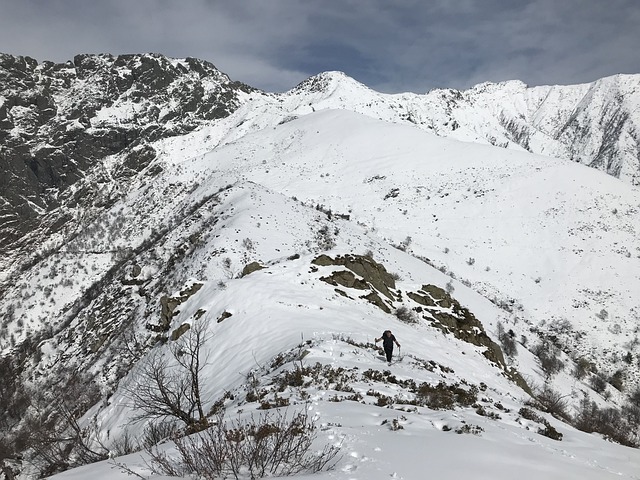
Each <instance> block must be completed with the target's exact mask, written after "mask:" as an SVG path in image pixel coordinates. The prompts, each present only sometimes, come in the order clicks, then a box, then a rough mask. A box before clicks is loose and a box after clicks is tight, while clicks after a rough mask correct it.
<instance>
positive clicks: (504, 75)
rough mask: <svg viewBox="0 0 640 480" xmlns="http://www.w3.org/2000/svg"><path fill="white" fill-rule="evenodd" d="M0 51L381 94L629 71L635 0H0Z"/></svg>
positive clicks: (273, 86) (638, 65) (280, 86)
mask: <svg viewBox="0 0 640 480" xmlns="http://www.w3.org/2000/svg"><path fill="white" fill-rule="evenodd" d="M0 12H2V14H1V15H0V50H2V51H4V52H6V53H12V54H19V55H29V56H32V57H35V58H36V59H38V60H54V61H65V60H68V59H71V58H72V57H73V55H75V54H77V53H95V52H110V53H114V54H118V53H135V52H157V53H163V54H166V55H169V56H175V57H186V56H193V57H199V58H202V59H205V60H209V61H211V62H212V63H214V64H215V65H216V66H217V67H218V68H220V69H221V70H222V71H224V72H225V73H227V74H229V75H230V76H231V77H232V78H234V79H237V80H241V81H243V82H245V83H248V84H250V85H253V86H256V87H259V88H263V89H265V90H270V91H282V90H286V89H288V88H291V87H293V86H294V85H295V84H297V83H298V82H300V81H302V80H303V79H305V78H306V77H308V76H309V75H312V74H315V73H319V72H321V71H326V70H343V71H345V72H346V73H347V74H348V75H350V76H352V77H354V78H356V79H357V80H359V81H361V82H363V83H365V84H367V85H369V86H370V87H372V88H374V89H377V90H381V91H386V92H399V91H416V92H425V91H427V90H429V89H430V88H433V87H452V88H467V87H469V86H472V85H473V84H476V83H480V82H483V81H502V80H508V79H520V80H523V81H524V82H526V83H528V84H530V85H539V84H556V83H559V84H569V83H580V82H588V81H593V80H595V79H597V78H600V77H603V76H607V75H612V74H615V73H637V72H640V52H639V49H638V48H637V44H638V41H639V40H640V33H639V30H640V29H638V28H637V26H638V25H640V3H639V2H637V1H636V0H611V1H609V2H602V1H600V0H563V1H562V2H557V0H530V1H518V0H483V1H481V2H480V1H477V0H458V1H456V2H451V1H449V0H431V1H424V0H422V1H420V0H396V1H394V2H388V1H383V0H371V1H365V0H357V1H355V0H340V1H338V0H323V1H320V2H309V1H306V0H278V1H266V0H244V1H234V2H230V1H223V0H104V1H101V2H87V1H86V0H47V1H42V0H0Z"/></svg>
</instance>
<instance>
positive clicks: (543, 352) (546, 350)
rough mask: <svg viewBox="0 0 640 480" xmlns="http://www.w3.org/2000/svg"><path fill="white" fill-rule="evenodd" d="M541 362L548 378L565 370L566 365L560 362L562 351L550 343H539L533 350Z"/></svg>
mask: <svg viewBox="0 0 640 480" xmlns="http://www.w3.org/2000/svg"><path fill="white" fill-rule="evenodd" d="M531 351H532V353H533V354H534V355H535V356H537V357H538V360H540V367H541V368H542V371H543V372H544V373H545V375H546V376H547V378H550V377H553V376H554V375H557V374H558V373H560V372H561V371H562V370H563V369H564V363H563V362H562V360H560V358H559V357H560V350H559V349H558V348H557V347H555V346H554V345H552V344H551V343H550V342H548V341H546V340H545V341H542V342H540V343H538V344H537V345H536V346H535V347H533V349H532V350H531Z"/></svg>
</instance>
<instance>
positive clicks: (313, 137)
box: [192, 110, 640, 364]
mask: <svg viewBox="0 0 640 480" xmlns="http://www.w3.org/2000/svg"><path fill="white" fill-rule="evenodd" d="M193 162H195V163H196V164H197V166H195V167H192V168H194V169H195V170H196V171H202V170H204V169H206V168H212V169H215V170H216V171H219V172H221V173H222V172H225V173H226V174H227V175H231V178H241V179H243V180H251V181H253V182H256V183H259V184H261V185H264V186H267V187H269V188H271V189H274V190H277V191H279V192H281V193H284V194H286V195H289V196H292V197H296V198H298V199H299V200H302V201H304V202H307V203H308V204H310V205H323V206H324V207H325V208H328V209H331V210H332V211H333V212H334V213H340V214H348V215H349V216H350V219H351V221H355V222H357V223H359V224H360V225H362V226H364V227H366V228H368V229H369V230H371V231H372V232H375V234H376V235H378V236H379V237H381V238H383V239H386V240H388V241H390V242H391V243H394V244H396V245H401V244H402V243H403V242H404V241H405V240H406V238H407V237H411V242H410V244H408V245H407V248H408V250H409V251H411V252H413V253H414V254H416V255H418V256H421V257H425V258H427V259H429V260H430V261H431V262H432V263H433V264H434V265H435V266H437V267H438V268H441V269H442V270H443V271H450V272H452V273H453V274H454V275H455V276H457V277H459V278H460V279H461V280H464V281H466V282H468V284H470V285H472V286H473V288H475V289H476V290H478V291H479V292H481V293H483V294H484V295H486V296H487V297H489V298H492V299H494V301H496V303H499V304H502V305H505V306H506V308H508V309H509V310H513V311H512V312H511V314H509V317H510V322H518V321H520V322H523V323H524V324H522V325H521V326H520V327H518V330H521V333H523V334H524V333H526V331H527V330H528V328H529V326H530V325H534V326H536V327H537V326H545V324H547V326H549V327H550V328H552V329H553V328H554V327H553V325H554V324H557V323H558V322H562V321H565V320H568V321H569V322H570V323H571V324H572V325H573V326H574V329H575V330H576V331H579V332H583V333H582V334H581V340H580V341H579V342H576V340H575V339H572V338H567V339H566V341H568V342H569V343H570V344H571V346H572V348H575V349H576V350H577V351H579V352H580V353H581V354H584V355H588V356H590V357H598V358H599V359H600V360H599V361H600V362H603V364H606V363H607V361H608V359H607V357H609V356H611V357H612V358H614V359H616V358H619V357H620V356H622V355H624V354H626V353H627V352H628V351H629V347H628V346H627V343H628V342H629V340H630V339H632V338H633V337H632V335H633V334H634V332H635V328H636V323H637V316H638V314H640V312H639V311H638V305H637V300H636V297H635V294H634V292H636V291H640V283H639V282H640V277H639V275H638V272H639V271H640V263H639V262H640V259H639V258H640V257H639V252H640V243H638V225H640V217H639V215H640V213H639V210H638V209H639V206H640V192H638V190H637V189H636V188H634V187H632V186H630V185H627V184H624V183H621V182H620V181H618V180H616V179H614V178H612V177H610V176H607V175H603V174H602V173H600V172H598V171H596V170H594V169H589V168H586V167H583V166H580V165H577V164H575V163H572V162H568V161H559V160H558V159H553V158H547V157H543V156H536V155H531V154H528V153H525V152H516V151H513V150H504V149H498V148H495V147H491V146H479V145H475V144H469V143H462V142H456V141H451V140H448V139H442V138H438V137H436V136H435V135H432V134H429V133H426V132H423V131H421V130H418V129H415V128H411V127H408V126H400V125H389V124H387V123H386V122H381V121H377V120H372V119H369V118H367V117H363V116H360V115H357V114H353V113H349V112H346V111H340V110H330V111H323V112H318V113H314V114H311V115H307V116H305V117H301V118H299V119H297V120H292V121H290V122H287V123H285V124H282V125H279V126H278V127H276V128H275V130H271V129H269V130H267V129H265V130H262V131H259V132H258V133H256V134H253V135H248V136H246V137H244V138H242V139H241V140H238V141H236V142H233V143H232V144H230V145H228V146H226V147H224V148H219V149H217V150H215V151H214V152H212V153H211V154H209V155H206V156H204V157H202V158H200V159H194V160H193ZM603 309H604V310H606V312H607V314H606V318H604V319H600V318H599V317H598V315H600V314H601V311H602V310H603ZM630 336H631V337H630ZM602 349H604V352H602V351H601V350H602ZM631 350H633V349H631ZM605 352H606V353H605ZM603 353H605V355H603ZM632 353H633V351H632Z"/></svg>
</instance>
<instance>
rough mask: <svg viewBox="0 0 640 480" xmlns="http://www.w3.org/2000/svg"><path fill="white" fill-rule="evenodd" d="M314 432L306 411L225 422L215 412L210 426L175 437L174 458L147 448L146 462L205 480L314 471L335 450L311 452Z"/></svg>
mask: <svg viewBox="0 0 640 480" xmlns="http://www.w3.org/2000/svg"><path fill="white" fill-rule="evenodd" d="M316 431H317V427H316V425H315V423H314V421H313V420H312V419H310V418H309V416H308V415H307V414H306V413H297V414H294V415H293V416H291V417H288V416H287V414H286V412H285V413H283V412H280V411H279V412H276V413H273V412H267V413H264V414H261V415H260V416H259V417H258V418H257V419H256V418H255V417H254V416H251V417H250V418H249V419H246V420H240V419H238V420H235V421H232V422H229V423H227V422H225V421H224V420H223V418H222V416H219V417H218V422H217V423H216V424H215V425H214V426H213V427H211V428H209V429H207V430H205V431H203V432H200V433H199V434H197V435H192V436H189V437H184V438H181V439H178V440H176V441H175V443H176V448H177V450H178V456H177V457H175V456H169V455H167V454H166V453H164V452H161V451H160V450H159V449H157V448H151V449H149V450H148V452H149V454H150V456H151V465H150V466H151V470H152V472H153V473H154V474H159V475H168V476H172V477H179V476H185V475H195V476H196V477H197V478H202V479H207V480H209V479H217V478H236V479H239V478H262V477H266V476H288V475H296V474H299V473H316V472H319V471H321V470H328V469H331V468H333V466H334V465H335V463H336V462H337V459H336V456H337V454H338V452H339V450H340V449H339V447H336V446H333V445H325V447H324V448H323V449H322V450H321V451H320V452H313V451H312V449H311V447H312V444H313V441H314V439H315V438H316Z"/></svg>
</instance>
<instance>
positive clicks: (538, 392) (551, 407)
mask: <svg viewBox="0 0 640 480" xmlns="http://www.w3.org/2000/svg"><path fill="white" fill-rule="evenodd" d="M567 397H568V395H562V394H561V393H560V392H558V391H557V390H554V389H553V388H551V387H550V386H549V385H546V384H545V385H544V386H542V387H537V388H536V387H534V388H533V398H534V400H535V402H534V406H535V407H536V408H538V409H540V410H542V411H543V412H547V413H550V414H551V415H553V416H554V417H557V418H563V419H567V418H568V414H567V401H566V398H567Z"/></svg>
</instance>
